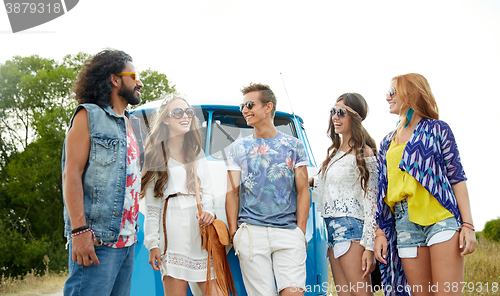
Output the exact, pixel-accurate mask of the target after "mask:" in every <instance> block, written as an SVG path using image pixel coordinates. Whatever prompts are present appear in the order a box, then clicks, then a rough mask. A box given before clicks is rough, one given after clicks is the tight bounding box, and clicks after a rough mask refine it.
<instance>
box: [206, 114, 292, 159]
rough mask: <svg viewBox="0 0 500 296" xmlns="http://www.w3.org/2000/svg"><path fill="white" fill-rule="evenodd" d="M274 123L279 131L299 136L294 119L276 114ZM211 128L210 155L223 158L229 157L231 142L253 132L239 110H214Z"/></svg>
mask: <svg viewBox="0 0 500 296" xmlns="http://www.w3.org/2000/svg"><path fill="white" fill-rule="evenodd" d="M274 125H275V126H276V129H277V130H278V131H280V132H282V133H285V134H287V135H290V136H292V137H296V138H297V133H296V131H295V129H294V128H293V121H292V119H290V118H288V117H279V116H275V117H274ZM211 130H212V135H211V139H210V155H211V156H212V157H213V158H215V159H221V160H225V159H226V158H227V152H228V149H229V145H231V143H233V142H234V141H236V140H238V139H240V138H243V137H246V136H250V135H251V134H252V133H253V127H251V126H248V125H247V123H246V121H245V119H244V118H243V115H241V113H239V112H238V113H237V112H219V111H217V112H214V114H213V116H212V127H211Z"/></svg>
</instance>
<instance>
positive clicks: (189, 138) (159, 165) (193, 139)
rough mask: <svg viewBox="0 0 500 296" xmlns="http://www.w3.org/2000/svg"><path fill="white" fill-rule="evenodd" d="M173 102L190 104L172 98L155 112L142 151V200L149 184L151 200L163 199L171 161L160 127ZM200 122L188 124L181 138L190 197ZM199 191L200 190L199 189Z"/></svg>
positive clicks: (166, 130) (165, 134)
mask: <svg viewBox="0 0 500 296" xmlns="http://www.w3.org/2000/svg"><path fill="white" fill-rule="evenodd" d="M175 100H183V101H184V102H186V104H187V105H188V106H190V105H189V103H188V102H187V101H186V100H185V99H183V98H179V97H174V98H172V99H170V100H168V101H167V102H166V103H165V104H164V105H163V106H161V107H160V109H159V110H158V113H157V115H156V116H155V119H154V124H153V128H152V129H151V133H150V135H149V136H148V138H147V140H146V145H145V148H144V151H145V152H146V156H145V162H144V168H143V170H142V179H141V198H143V197H144V196H145V194H146V190H147V187H148V185H149V183H150V182H154V196H155V197H156V198H161V197H163V188H164V187H165V185H166V184H167V182H168V179H169V177H170V174H169V170H168V160H169V158H170V151H169V150H168V149H167V147H168V141H169V140H171V139H170V132H169V128H168V126H167V125H166V124H164V123H163V119H165V117H166V116H167V114H168V111H169V107H170V105H171V104H172V102H174V101H175ZM199 124H200V123H199V120H198V118H197V117H196V116H194V117H193V119H192V121H191V126H190V128H189V132H188V133H186V134H185V135H184V146H183V149H182V150H183V151H184V161H185V168H186V190H187V191H188V192H190V193H193V194H194V193H195V179H194V178H195V176H196V178H198V182H199V177H198V175H197V174H195V171H194V162H195V161H196V157H197V156H198V154H199V153H200V152H201V136H200V131H199V129H198V127H199ZM200 190H201V189H200Z"/></svg>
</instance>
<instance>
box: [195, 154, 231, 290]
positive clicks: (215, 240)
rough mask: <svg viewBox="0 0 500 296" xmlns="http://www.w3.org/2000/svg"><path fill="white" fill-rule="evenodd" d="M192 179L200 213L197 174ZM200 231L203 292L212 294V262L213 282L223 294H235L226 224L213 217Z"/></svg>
mask: <svg viewBox="0 0 500 296" xmlns="http://www.w3.org/2000/svg"><path fill="white" fill-rule="evenodd" d="M194 171H195V172H197V170H196V162H195V163H194ZM194 179H195V185H196V204H197V206H198V213H199V214H200V215H201V199H200V187H199V185H198V176H195V178H194ZM200 232H201V237H202V244H203V249H205V250H207V252H208V258H207V285H206V290H205V293H204V294H205V295H209V296H210V295H211V294H212V289H211V287H210V285H211V279H212V276H211V271H212V268H211V266H212V262H213V267H214V270H215V283H216V284H217V287H219V289H220V290H221V291H222V294H223V295H224V296H229V295H237V292H236V288H235V287H234V281H233V275H232V274H231V269H230V268H229V262H228V261H227V254H226V247H225V246H226V245H228V244H229V231H228V230H227V226H226V224H225V223H224V222H223V221H221V220H219V219H215V220H214V222H212V224H210V225H208V226H205V227H202V226H200Z"/></svg>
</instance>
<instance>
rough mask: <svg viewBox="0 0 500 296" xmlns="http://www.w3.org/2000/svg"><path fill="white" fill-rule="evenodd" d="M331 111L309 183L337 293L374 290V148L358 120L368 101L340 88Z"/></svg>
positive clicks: (343, 294) (375, 191)
mask: <svg viewBox="0 0 500 296" xmlns="http://www.w3.org/2000/svg"><path fill="white" fill-rule="evenodd" d="M330 113H331V114H330V115H331V116H330V120H329V125H328V132H327V134H328V136H329V137H330V138H331V140H332V144H331V146H330V147H329V148H328V150H327V158H326V159H325V160H324V161H323V164H322V165H321V167H320V172H319V175H318V177H317V178H314V180H313V178H310V180H309V183H310V185H315V184H314V183H315V182H318V185H317V187H318V188H317V189H316V190H317V194H315V196H316V197H317V199H316V198H315V199H314V201H316V202H317V205H318V210H319V211H321V215H322V217H323V218H324V219H325V223H326V226H327V232H328V245H329V249H328V253H329V257H330V265H331V268H332V273H333V278H334V281H335V285H336V289H337V293H338V295H340V296H347V295H352V296H354V295H373V293H371V287H368V286H369V285H370V284H371V282H370V273H371V272H372V271H373V270H374V269H375V259H374V255H373V246H374V243H375V230H376V226H377V225H376V222H375V210H376V197H377V159H376V157H375V154H376V151H377V150H376V144H375V141H374V140H373V139H372V137H371V136H370V135H369V134H368V132H367V131H366V130H365V128H364V127H363V125H362V123H361V122H362V121H363V120H364V119H365V118H366V115H367V113H368V105H367V103H366V101H365V99H364V98H363V97H362V96H361V95H360V94H357V93H345V94H343V95H341V96H340V97H339V98H338V99H337V101H336V104H335V106H334V107H333V108H332V110H331V111H330ZM352 286H354V287H355V289H350V288H349V287H352Z"/></svg>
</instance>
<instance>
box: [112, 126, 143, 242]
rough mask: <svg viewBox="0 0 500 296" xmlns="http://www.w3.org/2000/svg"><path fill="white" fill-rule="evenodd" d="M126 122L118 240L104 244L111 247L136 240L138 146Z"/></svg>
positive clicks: (138, 189) (138, 170)
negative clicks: (125, 177)
mask: <svg viewBox="0 0 500 296" xmlns="http://www.w3.org/2000/svg"><path fill="white" fill-rule="evenodd" d="M126 123H127V124H128V125H129V128H128V129H127V166H126V169H127V183H126V189H125V200H124V202H123V214H122V223H121V226H120V234H119V236H118V241H117V242H116V243H114V244H105V245H106V246H108V247H112V248H124V247H130V246H131V245H133V244H134V243H135V242H136V241H137V234H136V225H137V217H138V215H139V195H140V193H141V167H140V164H139V161H140V160H139V146H138V144H137V141H136V138H135V135H134V132H133V130H132V125H130V122H129V121H128V120H127V121H126Z"/></svg>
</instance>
